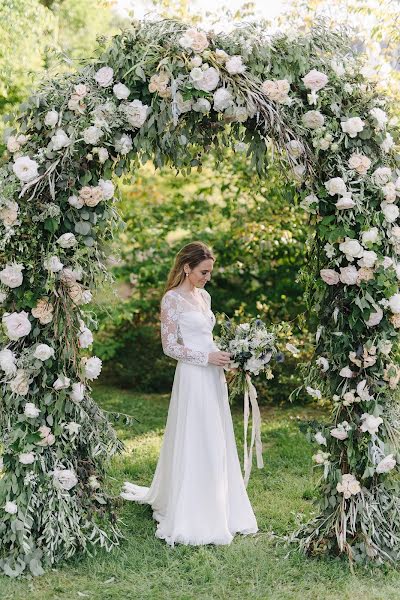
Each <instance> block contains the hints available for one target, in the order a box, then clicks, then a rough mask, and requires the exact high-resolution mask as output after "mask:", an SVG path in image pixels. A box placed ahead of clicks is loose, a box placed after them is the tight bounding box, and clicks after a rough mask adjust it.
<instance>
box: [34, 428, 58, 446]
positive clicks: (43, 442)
mask: <svg viewBox="0 0 400 600" xmlns="http://www.w3.org/2000/svg"><path fill="white" fill-rule="evenodd" d="M38 431H39V433H40V436H41V439H40V441H39V442H36V445H37V446H43V447H45V446H52V445H53V444H54V442H55V441H56V438H55V436H54V434H52V433H51V429H50V427H47V425H42V426H41V427H39V430H38Z"/></svg>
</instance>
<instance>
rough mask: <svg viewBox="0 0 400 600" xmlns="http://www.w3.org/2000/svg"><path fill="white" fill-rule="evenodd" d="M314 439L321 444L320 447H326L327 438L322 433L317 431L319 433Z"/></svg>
mask: <svg viewBox="0 0 400 600" xmlns="http://www.w3.org/2000/svg"><path fill="white" fill-rule="evenodd" d="M314 439H315V441H316V442H317V444H320V446H326V437H325V436H323V435H322V433H321V432H320V431H317V433H316V434H315V435H314Z"/></svg>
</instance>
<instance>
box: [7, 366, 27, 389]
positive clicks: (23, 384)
mask: <svg viewBox="0 0 400 600" xmlns="http://www.w3.org/2000/svg"><path fill="white" fill-rule="evenodd" d="M10 389H11V391H12V392H14V394H17V395H18V396H26V395H27V393H28V392H29V377H28V374H27V372H26V371H25V370H24V369H17V372H16V375H15V377H14V379H12V380H11V381H10Z"/></svg>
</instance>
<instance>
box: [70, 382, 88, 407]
mask: <svg viewBox="0 0 400 600" xmlns="http://www.w3.org/2000/svg"><path fill="white" fill-rule="evenodd" d="M85 391H86V386H85V385H84V384H83V383H80V382H79V381H78V382H75V383H73V384H72V391H71V392H70V394H69V397H70V398H71V400H72V401H73V402H78V403H79V402H82V400H83V398H84V396H85Z"/></svg>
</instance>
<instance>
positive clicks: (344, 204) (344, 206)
mask: <svg viewBox="0 0 400 600" xmlns="http://www.w3.org/2000/svg"><path fill="white" fill-rule="evenodd" d="M355 205H356V203H355V202H354V200H353V198H352V197H351V193H350V192H346V193H345V195H344V196H342V197H341V198H339V200H338V201H337V202H336V203H335V206H336V208H337V209H338V210H348V209H349V208H354V206H355Z"/></svg>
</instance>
